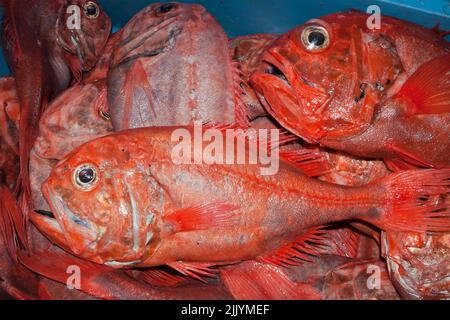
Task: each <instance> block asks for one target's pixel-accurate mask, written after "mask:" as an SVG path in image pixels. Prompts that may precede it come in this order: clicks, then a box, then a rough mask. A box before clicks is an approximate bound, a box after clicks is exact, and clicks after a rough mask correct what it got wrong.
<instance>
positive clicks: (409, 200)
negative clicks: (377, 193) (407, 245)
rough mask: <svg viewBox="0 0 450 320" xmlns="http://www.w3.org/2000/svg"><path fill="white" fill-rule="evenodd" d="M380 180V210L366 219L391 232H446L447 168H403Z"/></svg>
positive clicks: (449, 205) (449, 217)
mask: <svg viewBox="0 0 450 320" xmlns="http://www.w3.org/2000/svg"><path fill="white" fill-rule="evenodd" d="M382 183H383V184H384V185H385V188H386V189H385V197H386V204H385V207H384V212H382V213H380V214H378V213H375V215H377V217H373V216H372V217H371V218H370V219H366V220H367V221H369V222H371V223H373V224H375V225H377V226H378V227H380V228H382V229H384V230H392V231H413V232H448V231H450V169H443V170H433V169H427V170H413V171H405V172H401V173H399V174H394V175H392V176H389V177H388V178H386V179H385V180H384V181H383V182H382Z"/></svg>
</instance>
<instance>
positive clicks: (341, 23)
mask: <svg viewBox="0 0 450 320" xmlns="http://www.w3.org/2000/svg"><path fill="white" fill-rule="evenodd" d="M368 17H369V16H368V15H366V14H363V13H359V12H350V13H342V14H333V15H330V16H325V17H322V18H320V19H314V20H311V21H309V22H307V23H305V24H304V25H301V26H299V27H297V28H295V29H293V30H291V31H289V32H288V33H286V34H284V35H282V36H281V37H280V38H279V39H278V40H277V41H276V42H275V43H274V44H273V45H272V46H270V47H269V48H268V49H267V50H266V51H265V53H264V56H263V62H264V63H263V64H262V66H261V68H260V70H259V71H258V72H256V73H255V74H254V75H253V76H252V79H251V82H252V84H253V86H254V88H255V89H256V91H257V92H258V94H259V96H260V99H261V100H262V101H261V102H262V103H263V104H264V105H265V106H266V107H267V109H268V111H269V112H270V113H271V114H272V115H273V116H274V117H275V118H276V119H277V120H278V121H279V122H280V123H281V124H282V125H283V126H284V127H286V129H289V130H291V131H292V132H293V133H295V134H297V135H299V136H300V137H302V138H304V139H305V140H307V141H308V142H311V143H318V142H320V140H321V139H322V138H324V137H327V138H344V137H348V136H352V135H355V134H358V133H360V132H362V131H363V130H365V129H367V127H368V125H369V123H370V121H371V119H372V116H373V113H374V106H375V105H376V104H377V103H378V102H379V101H380V97H381V95H382V92H383V91H384V90H385V89H387V87H388V85H389V84H390V83H392V81H393V80H394V79H395V77H396V76H397V75H398V73H399V67H400V65H401V63H400V60H399V57H398V55H397V53H396V51H395V48H394V45H393V43H392V41H391V40H390V39H388V38H387V37H386V36H385V35H384V34H383V31H386V29H383V28H381V30H371V29H369V28H368V26H367V20H368Z"/></svg>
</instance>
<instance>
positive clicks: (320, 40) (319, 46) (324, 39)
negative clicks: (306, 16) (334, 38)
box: [302, 25, 330, 52]
mask: <svg viewBox="0 0 450 320" xmlns="http://www.w3.org/2000/svg"><path fill="white" fill-rule="evenodd" d="M302 44H303V46H304V47H305V49H306V50H308V51H311V52H314V51H320V50H323V49H326V48H328V46H329V45H330V35H329V34H328V31H327V29H325V28H324V27H322V26H319V25H314V26H308V27H306V28H305V29H303V31H302Z"/></svg>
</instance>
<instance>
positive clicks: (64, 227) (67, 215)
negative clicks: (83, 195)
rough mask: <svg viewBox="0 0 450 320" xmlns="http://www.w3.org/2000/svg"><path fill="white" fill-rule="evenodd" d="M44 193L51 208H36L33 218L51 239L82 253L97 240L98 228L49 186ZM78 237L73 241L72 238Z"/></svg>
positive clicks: (76, 252)
mask: <svg viewBox="0 0 450 320" xmlns="http://www.w3.org/2000/svg"><path fill="white" fill-rule="evenodd" d="M43 189H44V194H45V198H46V200H47V202H48V203H49V206H50V210H52V211H48V210H35V211H34V212H33V213H32V214H31V217H30V218H31V220H32V221H33V223H35V224H36V225H37V227H38V228H39V229H40V230H41V231H42V232H43V233H44V234H46V235H47V236H48V237H49V238H50V239H51V240H53V241H55V242H56V243H58V244H62V246H63V247H65V248H69V247H70V249H71V251H73V252H74V253H75V254H81V253H82V252H83V251H84V250H85V249H86V248H89V247H91V246H93V245H95V244H96V242H97V235H98V232H97V228H96V227H95V226H94V225H92V224H91V223H90V222H89V221H86V220H84V219H81V218H80V217H78V216H77V215H76V214H75V213H74V212H72V210H70V208H69V207H68V206H67V205H66V204H65V203H64V201H63V200H62V199H61V198H60V197H59V196H58V195H57V194H55V193H53V192H52V191H51V190H50V188H49V187H48V186H46V187H45V188H43ZM73 237H75V239H78V240H77V242H76V243H73V242H72V241H71V239H72V238H73Z"/></svg>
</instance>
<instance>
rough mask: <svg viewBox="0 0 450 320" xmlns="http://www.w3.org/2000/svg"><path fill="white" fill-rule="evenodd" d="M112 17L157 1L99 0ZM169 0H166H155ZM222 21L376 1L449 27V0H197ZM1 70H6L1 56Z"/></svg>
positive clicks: (257, 23)
mask: <svg viewBox="0 0 450 320" xmlns="http://www.w3.org/2000/svg"><path fill="white" fill-rule="evenodd" d="M99 2H100V3H101V4H102V6H103V7H104V9H105V10H106V11H107V12H108V14H109V15H110V17H111V19H112V20H113V23H114V27H115V29H117V28H120V27H121V26H123V25H124V24H125V23H126V22H127V21H128V20H129V19H130V18H131V17H132V16H133V15H134V14H135V13H137V12H138V11H139V10H140V9H142V8H144V7H145V6H147V5H149V4H151V3H154V2H157V1H149V0H128V1H124V0H99ZM158 2H169V1H158ZM179 2H188V3H193V2H195V3H200V4H202V5H203V6H205V7H206V8H207V9H208V10H209V11H210V12H211V13H212V14H213V15H214V16H215V17H216V18H217V19H218V20H219V22H220V23H221V24H222V26H223V27H224V29H225V31H226V32H227V34H228V35H229V36H230V37H235V36H239V35H245V34H252V33H283V32H286V31H288V30H290V29H292V28H293V27H295V26H297V25H299V24H302V23H304V22H305V21H307V20H309V19H311V18H316V17H320V16H323V15H326V14H329V13H333V12H337V11H346V10H349V9H358V10H362V11H366V9H367V7H368V6H370V5H378V6H379V7H380V8H381V12H382V14H384V15H390V16H395V17H398V18H401V19H405V20H409V21H412V22H416V23H419V24H421V25H424V26H426V27H433V26H434V25H436V24H437V23H440V25H441V28H443V29H445V30H450V0H368V1H367V0H314V1H307V0H277V1H273V0H197V1H195V0H194V1H183V0H181V1H179ZM0 62H1V63H0V73H1V74H2V75H5V74H8V73H9V72H8V69H7V67H6V65H5V63H4V60H3V58H2V59H1V61H0Z"/></svg>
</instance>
